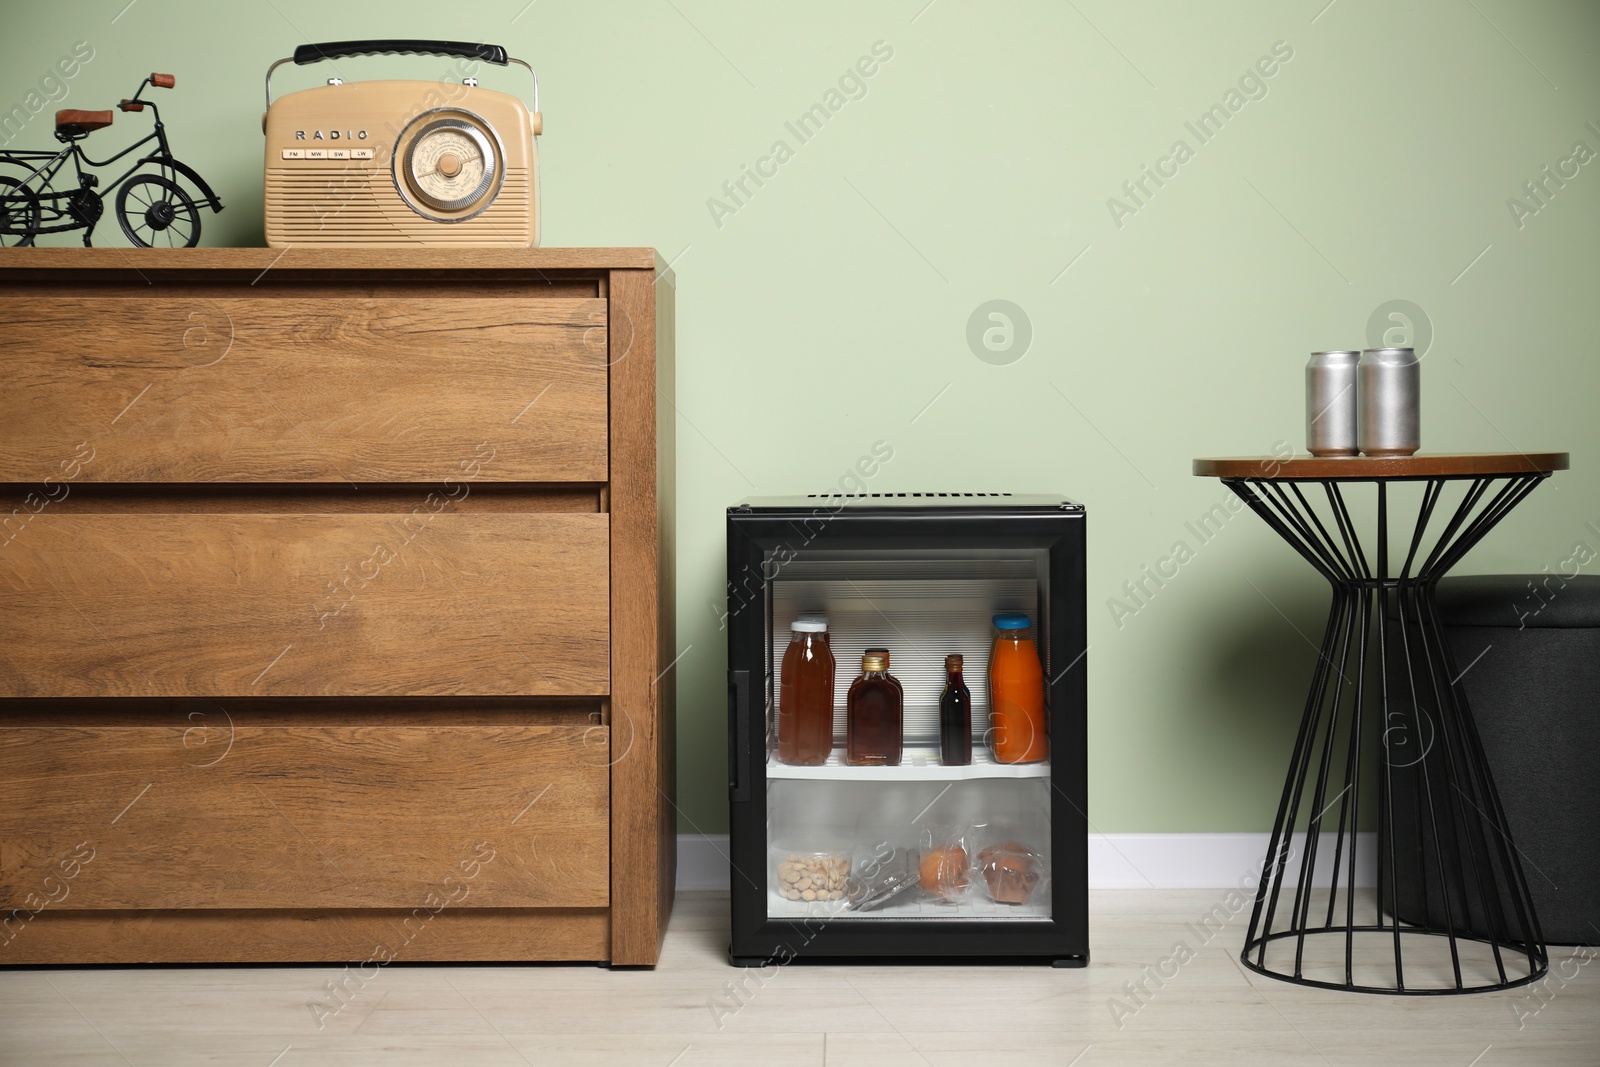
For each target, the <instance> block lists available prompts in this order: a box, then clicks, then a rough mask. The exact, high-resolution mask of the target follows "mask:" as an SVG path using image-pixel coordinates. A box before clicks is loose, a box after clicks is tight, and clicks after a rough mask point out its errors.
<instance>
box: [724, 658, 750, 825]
mask: <svg viewBox="0 0 1600 1067" xmlns="http://www.w3.org/2000/svg"><path fill="white" fill-rule="evenodd" d="M728 674H729V676H730V681H731V682H732V687H733V745H732V746H731V747H732V751H731V752H730V753H729V755H728V788H729V789H730V790H731V791H732V794H733V800H734V803H743V802H745V801H748V800H749V799H750V777H749V775H748V774H746V768H748V767H749V765H750V672H749V671H729V672H728Z"/></svg>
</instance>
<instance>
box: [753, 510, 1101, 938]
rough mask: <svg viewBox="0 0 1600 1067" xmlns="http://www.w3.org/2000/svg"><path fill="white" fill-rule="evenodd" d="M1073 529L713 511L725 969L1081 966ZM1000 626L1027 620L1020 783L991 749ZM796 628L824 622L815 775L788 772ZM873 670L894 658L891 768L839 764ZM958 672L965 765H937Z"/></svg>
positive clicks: (965, 514) (1079, 696)
mask: <svg viewBox="0 0 1600 1067" xmlns="http://www.w3.org/2000/svg"><path fill="white" fill-rule="evenodd" d="M1084 523H1085V513H1084V508H1083V506H1082V505H1081V504H1078V503H1076V502H1074V501H1072V500H1069V499H1067V498H1065V497H1061V496H1032V495H1030V496H1024V495H1012V494H1010V493H866V494H856V495H838V494H833V495H817V496H805V497H787V498H763V499H751V500H747V501H745V502H743V503H741V504H738V505H737V506H735V507H732V508H729V509H728V526H727V531H728V604H727V610H726V615H725V617H724V620H723V621H724V624H725V626H726V629H727V633H728V747H729V792H728V796H729V807H730V833H729V837H730V846H731V855H730V859H731V864H732V885H731V895H732V941H731V944H730V947H729V958H730V960H731V962H733V963H734V964H736V965H744V966H763V967H764V966H769V965H772V964H782V963H787V962H790V961H792V960H796V959H799V960H848V959H881V960H888V959H903V960H922V961H933V960H941V959H942V960H952V961H955V960H964V961H969V962H971V961H975V960H994V961H1011V962H1036V963H1041V964H1042V963H1049V964H1053V965H1055V966H1066V967H1071V966H1084V965H1085V964H1087V962H1088V958H1089V928H1088V926H1089V919H1088V826H1087V822H1088V820H1087V816H1086V796H1085V793H1086V790H1085V773H1086V755H1085V747H1086V733H1085V704H1086V700H1087V692H1088V690H1087V685H1086V682H1085V679H1086V674H1087V668H1088V663H1087V660H1086V653H1087V644H1086V618H1085V585H1084ZM1003 613H1012V614H1013V615H1014V614H1017V613H1020V614H1023V615H1026V616H1027V617H1028V620H1029V623H1030V626H1031V636H1032V638H1033V640H1034V645H1035V647H1036V649H1037V653H1038V656H1037V658H1038V660H1039V661H1041V663H1042V667H1043V677H1042V685H1043V688H1044V691H1045V719H1044V722H1045V728H1046V729H1047V731H1048V740H1049V745H1048V758H1045V759H1043V760H1038V761H1035V762H1028V763H1021V762H1014V763H1005V762H1000V761H998V760H997V759H996V758H995V755H994V754H993V753H992V752H991V751H990V746H989V744H988V743H987V741H989V740H991V739H992V731H991V727H990V715H989V712H990V708H989V697H988V677H987V671H988V664H989V659H990V654H991V649H992V648H993V647H994V646H993V643H992V642H993V637H994V633H995V631H993V630H992V626H993V625H997V624H996V623H993V622H992V620H994V619H995V617H996V616H998V615H1001V614H1003ZM802 616H806V617H809V618H811V619H815V618H816V617H817V616H823V617H825V618H826V621H827V627H828V629H827V635H826V636H827V640H828V643H829V644H830V646H831V649H832V654H833V658H834V661H835V664H836V668H835V680H834V684H833V747H832V751H831V753H830V754H829V755H828V756H827V758H826V762H825V763H823V764H820V765H805V766H792V765H789V764H786V763H784V762H783V761H781V760H780V759H779V758H778V756H779V753H778V747H777V740H778V738H777V734H778V725H777V724H778V709H779V697H780V688H781V681H782V679H781V672H782V669H783V667H782V665H783V659H784V653H785V650H786V648H787V646H788V644H789V641H790V638H791V632H790V631H791V625H792V624H793V623H794V622H796V620H799V619H800V618H801V617H802ZM998 625H1014V624H998ZM804 628H805V625H802V627H800V629H804ZM868 649H886V650H887V651H888V654H889V673H890V674H892V675H894V677H895V678H897V679H898V680H899V682H900V684H901V688H902V690H903V693H904V698H903V732H904V738H903V740H904V747H903V753H902V756H901V759H900V762H899V764H898V765H897V766H853V765H850V763H849V762H848V761H847V760H846V758H845V755H846V752H845V738H846V732H847V718H846V696H847V692H848V690H849V687H850V684H851V681H852V680H853V679H854V678H856V677H857V676H858V675H860V673H861V668H862V662H863V660H862V656H863V653H864V652H866V651H867V650H868ZM952 654H956V655H960V656H962V657H963V661H964V674H965V678H966V684H967V687H968V688H969V690H970V692H971V722H972V726H971V730H972V755H971V763H970V764H969V765H965V766H950V765H947V764H946V763H944V762H942V760H941V756H940V728H939V727H940V714H939V700H940V693H941V690H942V689H943V688H944V685H945V681H946V672H945V662H946V660H945V657H946V656H950V655H952ZM1002 673H1003V672H1002ZM813 691H817V690H813ZM824 691H825V689H824ZM820 703H821V702H820V700H818V701H815V702H814V706H820ZM813 722H815V723H816V724H818V725H819V726H820V724H821V722H822V719H821V713H817V714H816V715H815V716H814V718H813ZM822 745H823V749H824V750H826V742H825V741H824V742H822ZM1011 751H1012V752H1014V751H1015V750H1014V749H1013V750H1011ZM817 758H820V757H817ZM802 887H803V888H804V890H805V891H803V892H802Z"/></svg>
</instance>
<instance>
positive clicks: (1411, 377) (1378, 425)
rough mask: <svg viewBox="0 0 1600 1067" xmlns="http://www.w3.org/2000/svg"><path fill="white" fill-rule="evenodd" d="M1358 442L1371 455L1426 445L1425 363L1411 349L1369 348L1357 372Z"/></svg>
mask: <svg viewBox="0 0 1600 1067" xmlns="http://www.w3.org/2000/svg"><path fill="white" fill-rule="evenodd" d="M1356 378H1357V382H1356V394H1357V401H1356V412H1357V414H1356V442H1357V444H1359V445H1360V446H1361V451H1362V452H1364V453H1365V454H1366V455H1369V456H1409V455H1411V454H1412V453H1413V452H1415V451H1416V450H1417V449H1418V448H1420V447H1422V363H1421V361H1419V360H1418V359H1417V354H1416V352H1414V351H1412V350H1411V349H1409V348H1369V349H1367V350H1366V351H1365V352H1363V353H1361V365H1360V367H1359V368H1358V370H1357V374H1356Z"/></svg>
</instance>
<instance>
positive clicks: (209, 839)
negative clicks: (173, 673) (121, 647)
mask: <svg viewBox="0 0 1600 1067" xmlns="http://www.w3.org/2000/svg"><path fill="white" fill-rule="evenodd" d="M207 728H208V729H210V728H212V727H210V726H208V727H207ZM216 728H217V729H218V730H219V732H220V726H219V727H216ZM194 729H195V724H194V723H193V722H192V721H190V720H187V719H184V718H177V717H174V719H173V720H172V721H171V722H170V723H168V724H163V725H139V726H127V727H105V726H95V727H81V726H77V725H71V724H63V725H60V726H57V727H52V728H46V727H36V728H32V729H8V728H5V727H0V908H17V907H25V906H27V905H28V902H27V899H26V898H27V896H28V894H30V893H36V894H39V895H41V896H43V897H44V898H45V899H49V898H50V897H52V896H54V897H57V898H59V900H58V904H59V906H61V907H71V908H73V909H129V908H146V909H181V908H294V909H306V908H350V907H374V908H415V907H424V906H427V907H429V908H438V907H440V906H441V905H448V906H449V907H450V908H496V907H498V908H503V907H601V906H604V905H605V904H606V902H607V898H608V894H609V887H608V884H607V883H608V871H609V865H608V848H607V836H608V835H607V825H608V811H607V808H608V803H607V795H608V793H609V782H608V780H607V779H608V771H607V766H606V765H607V762H608V760H607V756H608V753H609V746H608V741H607V730H606V728H605V727H603V726H592V727H584V726H566V727H559V726H558V727H552V726H531V727H451V726H443V725H440V726H431V727H318V726H297V727H265V728H263V727H256V726H250V725H238V726H237V727H235V728H234V729H233V730H232V731H231V732H230V735H229V737H228V739H227V742H228V743H227V747H226V748H224V747H223V739H222V738H220V737H218V738H216V739H215V743H214V744H210V745H206V746H196V745H194V744H192V743H188V742H192V739H193V738H192V733H191V731H193V730H194ZM85 842H87V844H88V846H89V850H90V851H89V853H88V859H87V860H85V854H84V853H81V852H80V853H78V855H77V856H76V859H77V861H78V864H77V865H78V867H79V869H78V871H77V873H76V874H75V875H73V876H72V877H70V878H68V877H67V875H66V869H64V868H62V866H61V860H62V858H63V857H72V856H74V851H75V849H77V848H78V846H79V845H80V844H81V843H85ZM52 877H53V878H54V879H55V883H51V882H50V881H48V880H49V879H51V878H52ZM58 884H59V885H60V886H62V887H64V888H57V887H56V886H57V885H58Z"/></svg>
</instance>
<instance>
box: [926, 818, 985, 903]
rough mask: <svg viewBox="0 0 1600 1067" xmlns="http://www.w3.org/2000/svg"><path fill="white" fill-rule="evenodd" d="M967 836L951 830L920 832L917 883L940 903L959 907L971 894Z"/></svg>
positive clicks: (954, 829) (946, 828) (970, 864)
mask: <svg viewBox="0 0 1600 1067" xmlns="http://www.w3.org/2000/svg"><path fill="white" fill-rule="evenodd" d="M967 836H968V835H967V833H966V832H965V831H964V830H961V829H957V828H950V827H945V828H938V829H930V830H926V831H924V832H923V836H922V850H921V855H920V857H919V859H918V861H917V884H918V886H920V887H921V889H922V891H923V892H924V893H926V894H928V895H929V896H931V897H933V899H934V900H935V901H937V902H939V903H942V904H959V903H961V902H962V901H963V900H965V899H967V896H968V894H969V893H970V891H971V886H972V878H971V866H972V863H971V859H970V854H969V852H968V849H967Z"/></svg>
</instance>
